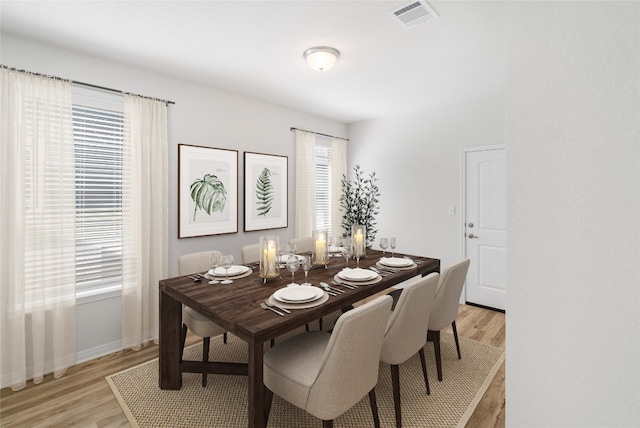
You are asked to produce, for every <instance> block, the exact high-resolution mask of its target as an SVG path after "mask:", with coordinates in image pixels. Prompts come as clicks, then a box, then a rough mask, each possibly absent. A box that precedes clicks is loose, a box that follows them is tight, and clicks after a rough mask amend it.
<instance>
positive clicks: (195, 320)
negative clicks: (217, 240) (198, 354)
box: [178, 250, 227, 387]
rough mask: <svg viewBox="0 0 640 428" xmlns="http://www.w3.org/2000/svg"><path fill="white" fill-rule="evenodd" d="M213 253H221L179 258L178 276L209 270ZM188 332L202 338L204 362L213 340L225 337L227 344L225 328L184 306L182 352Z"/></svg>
mask: <svg viewBox="0 0 640 428" xmlns="http://www.w3.org/2000/svg"><path fill="white" fill-rule="evenodd" d="M212 253H218V254H220V251H215V250H212V251H201V252H198V253H190V254H183V255H182V256H180V257H179V258H178V274H179V275H189V274H192V273H197V272H205V271H207V270H209V268H210V267H211V264H210V262H209V256H210V255H211V254H212ZM187 330H191V332H192V333H193V334H195V335H197V336H200V337H202V361H204V362H207V361H209V345H210V342H211V338H212V337H214V336H219V335H221V334H222V335H223V341H224V343H227V332H226V330H225V329H224V328H222V327H220V326H219V325H218V324H216V323H214V322H213V321H211V320H210V319H209V318H207V317H205V316H204V315H201V314H199V313H198V312H196V311H194V310H193V309H191V308H190V307H188V306H182V351H183V352H184V343H185V340H186V339H187ZM202 386H203V387H204V386H207V374H206V373H203V374H202Z"/></svg>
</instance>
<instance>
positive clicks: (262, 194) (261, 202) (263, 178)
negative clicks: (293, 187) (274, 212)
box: [256, 168, 274, 217]
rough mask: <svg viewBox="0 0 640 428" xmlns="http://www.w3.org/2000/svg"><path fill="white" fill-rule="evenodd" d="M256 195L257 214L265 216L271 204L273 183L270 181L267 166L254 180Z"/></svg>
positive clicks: (269, 172)
mask: <svg viewBox="0 0 640 428" xmlns="http://www.w3.org/2000/svg"><path fill="white" fill-rule="evenodd" d="M256 197H257V198H258V203H257V210H258V215H259V216H263V217H265V216H266V215H267V213H268V212H269V211H271V208H272V206H273V199H274V193H273V184H272V183H271V171H269V168H265V169H263V170H262V173H261V174H260V176H259V177H258V179H257V180H256Z"/></svg>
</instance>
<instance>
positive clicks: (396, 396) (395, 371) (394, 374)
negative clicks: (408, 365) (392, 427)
mask: <svg viewBox="0 0 640 428" xmlns="http://www.w3.org/2000/svg"><path fill="white" fill-rule="evenodd" d="M391 385H392V386H393V407H395V411H396V428H400V427H401V426H402V410H401V407H400V366H399V365H397V364H391Z"/></svg>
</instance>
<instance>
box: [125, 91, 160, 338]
mask: <svg viewBox="0 0 640 428" xmlns="http://www.w3.org/2000/svg"><path fill="white" fill-rule="evenodd" d="M124 115H125V131H124V159H123V164H124V166H123V168H124V171H123V181H124V182H123V196H122V199H123V202H122V204H123V207H122V209H123V229H124V230H123V236H124V240H123V242H124V244H123V284H122V304H123V306H122V347H123V348H133V349H139V348H140V347H141V346H142V345H145V344H146V343H148V342H149V341H151V340H154V341H155V340H157V338H158V319H159V318H158V295H159V294H158V281H159V280H160V279H162V278H166V277H167V271H168V270H167V266H168V249H167V247H168V230H169V222H168V217H169V216H168V196H167V193H168V187H169V185H168V174H167V171H168V154H167V153H168V147H167V106H166V104H165V103H164V102H162V101H156V100H149V99H145V98H141V97H136V96H132V95H127V96H125V106H124Z"/></svg>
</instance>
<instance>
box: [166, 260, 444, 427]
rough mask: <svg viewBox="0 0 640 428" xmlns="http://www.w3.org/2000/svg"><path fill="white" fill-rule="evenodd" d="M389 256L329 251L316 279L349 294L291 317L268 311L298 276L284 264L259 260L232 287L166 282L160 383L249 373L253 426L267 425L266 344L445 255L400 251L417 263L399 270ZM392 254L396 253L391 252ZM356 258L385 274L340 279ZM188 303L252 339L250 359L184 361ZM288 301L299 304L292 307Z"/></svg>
mask: <svg viewBox="0 0 640 428" xmlns="http://www.w3.org/2000/svg"><path fill="white" fill-rule="evenodd" d="M382 255H383V253H382V252H381V251H377V250H373V249H369V248H368V249H367V250H366V256H364V257H363V258H361V259H360V260H359V262H357V261H356V260H355V259H350V260H348V261H347V260H346V259H345V258H344V257H341V256H339V255H337V256H335V257H329V258H328V260H329V262H328V263H327V265H326V266H325V265H320V266H314V267H313V268H312V269H311V270H310V271H309V273H308V280H309V283H311V284H312V285H314V286H318V285H319V284H320V282H324V283H326V284H328V285H329V286H330V287H333V288H335V289H338V290H341V291H343V292H342V293H338V292H335V293H331V294H330V295H328V294H326V295H323V299H322V300H325V299H326V301H324V302H323V303H322V304H318V305H316V306H312V305H301V306H304V307H305V308H304V309H290V310H289V312H291V313H284V312H283V313H284V316H282V315H279V314H276V313H275V312H273V311H271V310H265V309H264V308H263V307H261V303H263V302H265V300H269V299H270V297H271V296H272V295H273V294H274V293H275V292H277V291H278V290H281V289H283V288H284V287H287V285H289V284H290V283H291V282H292V278H291V274H290V272H288V271H287V270H286V269H281V270H280V274H281V275H280V277H278V278H275V279H269V280H266V281H265V280H264V279H263V278H262V277H261V276H260V274H259V266H258V265H256V264H253V265H247V266H249V267H251V268H252V272H251V273H250V274H248V275H245V276H244V277H241V278H236V279H234V280H233V282H232V283H231V284H224V285H222V284H215V285H211V284H209V283H208V280H207V279H204V278H200V280H198V279H197V277H195V276H192V275H189V276H179V277H175V278H168V279H163V280H160V281H159V305H160V308H159V316H160V326H159V328H160V330H159V387H160V388H161V389H165V390H178V389H180V388H181V387H182V374H183V373H218V374H229V375H246V376H247V378H248V421H247V422H248V426H249V427H250V428H256V427H264V426H265V420H266V415H265V403H264V397H265V394H264V385H263V354H264V352H265V348H266V349H268V348H267V346H265V344H266V343H267V342H269V341H271V340H272V339H274V338H276V337H278V336H280V335H282V334H284V333H287V332H290V331H292V330H295V329H297V328H299V327H301V326H305V325H307V324H309V323H311V322H312V321H315V320H319V319H321V318H322V317H323V316H327V315H329V314H331V313H334V312H336V311H341V310H342V311H345V310H348V308H350V307H352V306H353V305H354V304H357V302H359V301H362V300H363V299H367V298H371V296H374V295H377V294H380V293H384V292H387V291H389V290H393V287H394V286H396V285H398V284H401V283H402V282H404V281H406V280H409V279H411V278H413V277H415V276H425V275H428V274H430V273H432V272H440V260H439V259H434V258H429V257H422V256H416V255H408V254H398V253H396V254H395V257H396V258H408V259H410V260H412V261H413V263H412V264H411V265H410V267H405V268H399V269H394V268H389V267H385V266H382V265H380V259H381V257H382ZM387 257H389V254H388V253H387ZM356 264H358V267H360V268H363V269H370V270H372V271H374V270H375V271H377V272H380V273H381V275H379V276H377V277H376V279H375V280H374V281H368V282H367V283H366V284H367V285H362V284H361V285H357V286H356V287H353V286H351V287H347V286H344V285H340V283H341V282H342V281H340V276H338V274H339V273H340V272H341V271H342V270H343V269H345V268H346V267H349V268H355V267H356ZM200 274H204V272H200ZM194 279H195V280H194ZM295 279H296V282H297V283H302V282H303V280H304V274H303V272H302V271H301V270H300V271H298V272H297V277H296V278H295ZM334 280H337V281H336V283H333V281H334ZM344 282H347V281H344ZM347 283H348V282H347ZM351 284H353V283H351ZM385 290H386V291H385ZM334 294H335V295H334ZM327 297H328V299H327ZM182 305H186V306H189V307H190V308H192V309H193V310H195V311H197V312H199V313H200V314H202V315H204V316H206V317H207V318H209V319H210V320H211V321H213V322H215V323H216V324H218V325H220V326H222V327H224V328H225V329H226V330H227V331H228V332H229V333H231V334H233V335H235V336H236V337H238V338H240V339H241V340H243V341H245V342H246V343H247V363H246V364H244V363H231V362H217V361H210V362H203V361H190V360H183V357H182V346H183V345H182ZM307 306H312V307H307ZM288 307H289V308H291V306H288ZM425 340H426V338H425ZM212 416H214V415H212Z"/></svg>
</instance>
